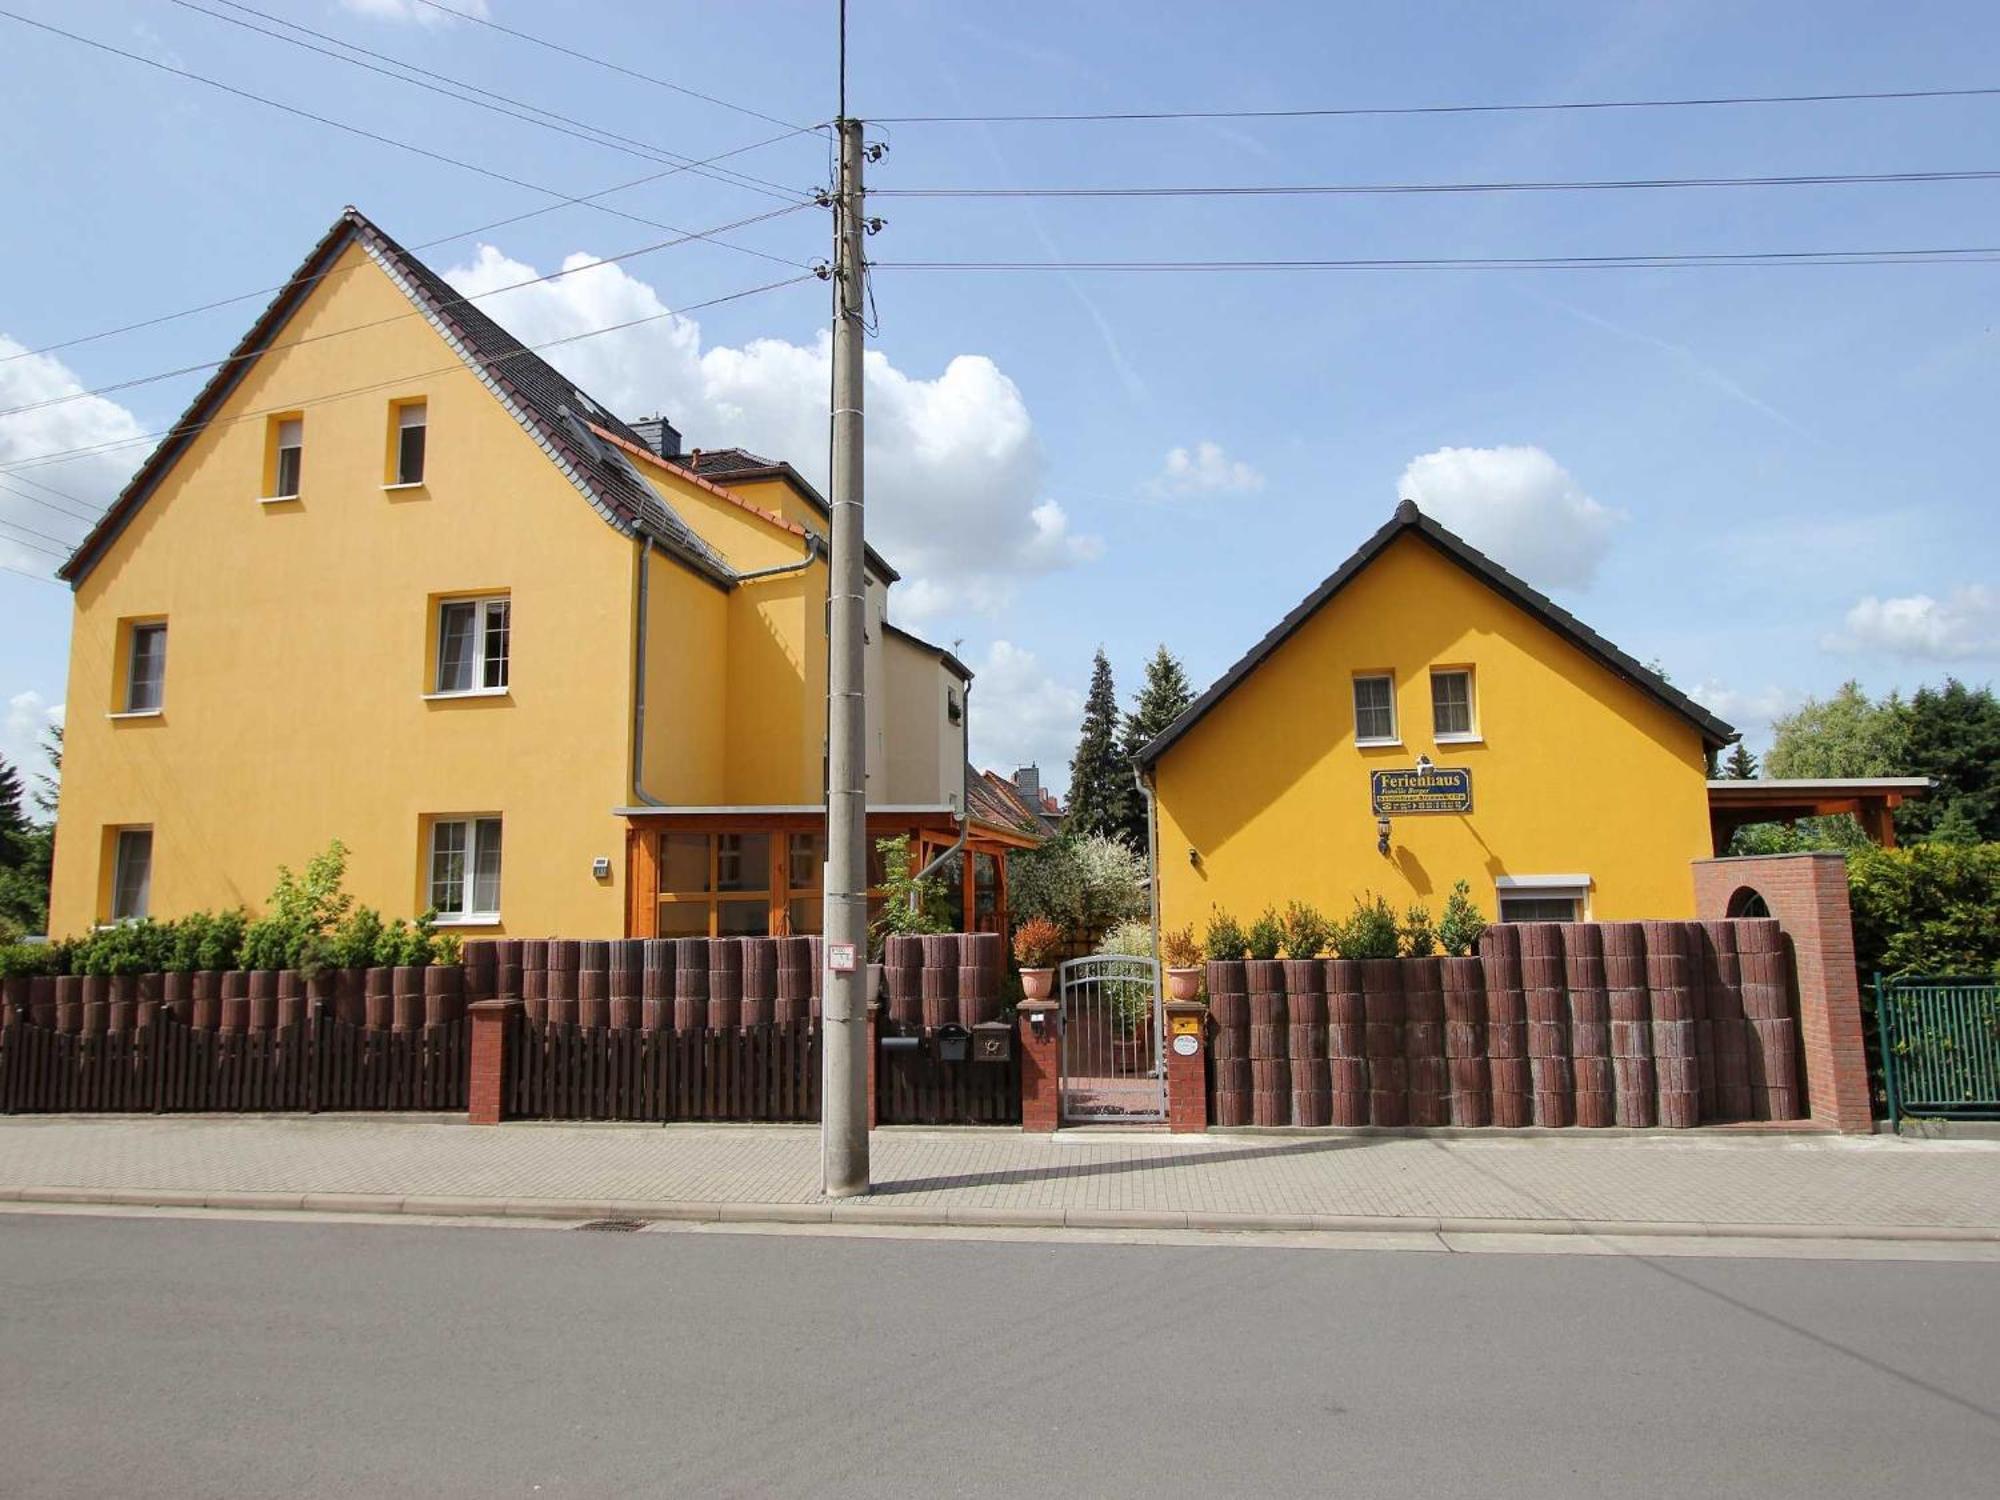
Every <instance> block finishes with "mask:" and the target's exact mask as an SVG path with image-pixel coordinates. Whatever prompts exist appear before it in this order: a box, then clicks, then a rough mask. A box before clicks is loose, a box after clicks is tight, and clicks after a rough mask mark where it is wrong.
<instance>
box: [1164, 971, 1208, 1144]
mask: <svg viewBox="0 0 2000 1500" xmlns="http://www.w3.org/2000/svg"><path fill="white" fill-rule="evenodd" d="M1190 1037H1191V1038H1193V1040H1194V1044H1195V1045H1194V1050H1193V1051H1191V1052H1183V1051H1182V1050H1181V1047H1180V1046H1179V1045H1176V1044H1177V1043H1179V1044H1182V1045H1184V1044H1185V1043H1184V1038H1190ZM1167 1129H1168V1130H1169V1131H1171V1132H1172V1133H1173V1134H1175V1135H1181V1134H1185V1133H1190V1132H1199V1131H1204V1130H1206V1129H1208V1007H1207V1006H1206V1005H1203V1004H1202V1003H1201V1002H1200V1001H1199V1000H1169V1001H1168V1002H1167Z"/></svg>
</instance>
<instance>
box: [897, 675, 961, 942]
mask: <svg viewBox="0 0 2000 1500" xmlns="http://www.w3.org/2000/svg"><path fill="white" fill-rule="evenodd" d="M959 718H960V719H961V720H962V721H963V722H962V723H961V725H960V728H961V729H963V731H964V744H963V748H964V750H965V754H964V755H963V756H961V757H960V761H961V762H962V764H963V766H964V769H963V770H961V771H960V772H959V773H958V837H957V839H955V840H954V841H953V842H952V846H951V847H950V848H949V849H947V850H945V851H944V852H943V853H942V854H940V855H938V857H937V858H936V859H934V860H932V861H931V862H930V863H929V864H927V865H925V866H924V867H923V868H922V869H921V870H919V871H917V878H916V880H915V881H914V882H913V883H912V884H911V886H910V910H911V912H913V913H914V912H915V911H916V909H917V892H918V890H920V889H921V888H922V886H923V883H924V877H925V876H927V875H929V874H930V873H931V871H933V870H935V869H936V868H937V867H938V866H939V865H942V864H943V863H944V862H945V861H946V860H948V859H950V858H951V857H952V856H953V855H954V854H957V853H959V852H960V851H961V850H963V849H964V848H965V837H966V835H967V834H968V833H970V832H971V831H972V683H971V681H970V680H969V679H968V680H967V682H966V684H965V689H964V696H963V697H962V698H960V699H959ZM965 917H966V920H967V921H970V920H971V918H972V913H971V912H967V913H965Z"/></svg>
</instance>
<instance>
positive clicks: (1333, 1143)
mask: <svg viewBox="0 0 2000 1500" xmlns="http://www.w3.org/2000/svg"><path fill="white" fill-rule="evenodd" d="M1373 1144H1374V1140H1373V1139H1372V1138H1370V1137H1367V1136H1359V1137H1342V1138H1341V1139H1338V1140H1313V1141H1299V1142H1297V1143H1295V1144H1293V1145H1288V1146H1253V1147H1239V1148H1238V1149H1236V1150H1233V1151H1200V1152H1181V1153H1177V1154H1175V1155H1171V1156H1169V1155H1161V1156H1141V1157H1130V1158H1126V1159H1123V1160H1115V1161H1077V1162H1050V1163H1048V1164H1047V1165H1044V1166H1037V1167H1012V1168H1008V1169H1006V1170H1003V1171H993V1172H961V1173H956V1174H954V1175H952V1176H949V1177H911V1178H906V1179H904V1180H902V1181H898V1182H877V1183H876V1184H875V1185H874V1186H873V1187H872V1188H871V1189H870V1190H869V1192H870V1196H871V1197H876V1198H881V1197H887V1196H890V1195H893V1194H897V1193H934V1192H937V1191H940V1190H941V1189H946V1188H968V1187H1007V1186H1012V1185H1018V1184H1020V1183H1027V1182H1052V1181H1067V1180H1071V1179H1074V1178H1079V1177H1110V1176H1118V1175H1121V1174H1127V1173H1132V1172H1154V1171H1164V1170H1169V1169H1171V1168H1175V1167H1189V1166H1208V1165H1210V1164H1211V1163H1221V1162H1238V1161H1269V1160H1270V1159H1271V1158H1273V1157H1278V1156H1323V1155H1325V1154H1326V1153H1328V1152H1330V1151H1352V1150H1356V1149H1357V1148H1360V1147H1363V1146H1369V1145H1373Z"/></svg>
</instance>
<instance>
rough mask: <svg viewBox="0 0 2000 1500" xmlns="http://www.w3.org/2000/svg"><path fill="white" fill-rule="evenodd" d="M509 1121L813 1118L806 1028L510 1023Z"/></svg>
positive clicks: (812, 1031) (814, 1074) (811, 1051)
mask: <svg viewBox="0 0 2000 1500" xmlns="http://www.w3.org/2000/svg"><path fill="white" fill-rule="evenodd" d="M508 1025H509V1026H510V1027H511V1028H512V1031H511V1034H510V1035H509V1036H508V1038H507V1047H506V1054H505V1055H506V1074H505V1076H504V1078H503V1079H502V1082H501V1089H502V1097H503V1098H504V1099H505V1100H506V1101H507V1113H508V1115H509V1116H510V1117H511V1118H514V1119H539V1120H658V1121H662V1122H664V1121H668V1120H745V1121H748V1120H762V1121H807V1120H817V1119H818V1118H819V1070H820V1060H819V1028H818V1027H817V1026H816V1025H814V1024H812V1023H811V1022H790V1023H771V1024H766V1025H758V1026H744V1027H725V1028H713V1029H711V1028H708V1027H694V1028H689V1029H687V1030H684V1031H674V1030H666V1029H660V1030H653V1031H644V1030H639V1029H636V1028H627V1027H601V1026H578V1025H576V1024H574V1023H571V1022H564V1021H545V1022H537V1021H535V1020H533V1019H531V1018H530V1017H528V1016H527V1015H525V1014H522V1015H515V1016H512V1017H510V1018H509V1020H508Z"/></svg>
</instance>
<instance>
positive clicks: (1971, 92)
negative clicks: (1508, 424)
mask: <svg viewBox="0 0 2000 1500" xmlns="http://www.w3.org/2000/svg"><path fill="white" fill-rule="evenodd" d="M426 3H428V0H426ZM1995 94H2000V86H1995V87H1980V88H1963V89H1881V90H1876V91H1872V92H1855V93H1825V94H1727V95H1715V96H1712V97H1708V98H1694V99H1582V100H1564V101H1560V102H1552V103H1547V104H1399V105H1332V106H1325V107H1318V108H1306V109H1183V110H1114V111H1103V112H1096V113H1093V112H1079V113H1074V114H1006V115H873V116H871V117H870V123H872V124H878V125H1031V124H1032V125H1041V124H1050V125H1064V124H1083V123H1097V122H1113V121H1126V120H1135V121H1138V120H1305V119H1332V118H1343V117H1357V118H1368V117H1382V116H1392V115H1499V114H1546V113H1552V112H1555V111H1558V110H1610V109H1709V108H1717V107H1723V106H1733V105H1751V104H1853V103H1868V102H1888V101H1900V100H1909V99H1980V98H1987V97H1990V96H1992V95H1995Z"/></svg>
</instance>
